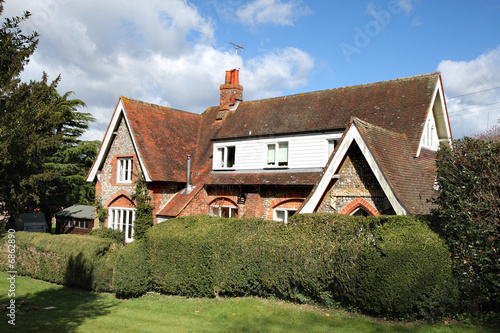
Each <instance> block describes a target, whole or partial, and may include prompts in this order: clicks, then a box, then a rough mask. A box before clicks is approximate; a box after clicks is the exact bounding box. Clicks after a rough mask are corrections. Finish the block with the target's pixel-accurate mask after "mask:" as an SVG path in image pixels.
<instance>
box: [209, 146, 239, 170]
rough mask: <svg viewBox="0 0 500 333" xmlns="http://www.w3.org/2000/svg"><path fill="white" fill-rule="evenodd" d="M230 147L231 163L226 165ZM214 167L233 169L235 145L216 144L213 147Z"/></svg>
mask: <svg viewBox="0 0 500 333" xmlns="http://www.w3.org/2000/svg"><path fill="white" fill-rule="evenodd" d="M231 148H232V149H233V164H231V165H228V161H229V157H230V155H229V153H230V150H231ZM214 150H215V152H214V157H215V158H214V169H226V170H227V169H229V170H233V169H234V168H235V165H236V146H235V145H229V146H216V147H214Z"/></svg>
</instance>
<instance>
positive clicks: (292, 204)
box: [267, 198, 304, 220]
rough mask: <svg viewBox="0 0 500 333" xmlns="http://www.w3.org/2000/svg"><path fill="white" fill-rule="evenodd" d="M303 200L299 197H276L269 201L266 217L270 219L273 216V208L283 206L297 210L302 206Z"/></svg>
mask: <svg viewBox="0 0 500 333" xmlns="http://www.w3.org/2000/svg"><path fill="white" fill-rule="evenodd" d="M303 202H304V199H301V198H293V199H290V198H287V199H283V198H276V199H274V200H272V201H271V204H270V206H271V209H269V210H268V212H267V219H268V220H272V219H273V218H274V209H275V208H285V209H294V210H299V208H300V206H302V203H303Z"/></svg>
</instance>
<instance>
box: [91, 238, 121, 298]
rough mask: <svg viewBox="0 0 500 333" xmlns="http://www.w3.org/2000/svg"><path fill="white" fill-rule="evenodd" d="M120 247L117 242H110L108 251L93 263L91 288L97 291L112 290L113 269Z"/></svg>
mask: <svg viewBox="0 0 500 333" xmlns="http://www.w3.org/2000/svg"><path fill="white" fill-rule="evenodd" d="M121 249H122V246H121V245H118V244H117V243H113V244H111V247H110V249H109V251H108V252H106V253H105V254H104V256H102V257H101V258H100V259H99V260H98V261H97V262H96V264H95V265H94V270H93V272H92V290H94V291H99V292H113V291H114V287H113V270H114V267H115V265H116V260H117V259H118V254H119V253H120V250H121Z"/></svg>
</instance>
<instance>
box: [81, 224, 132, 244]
mask: <svg viewBox="0 0 500 333" xmlns="http://www.w3.org/2000/svg"><path fill="white" fill-rule="evenodd" d="M89 235H90V236H95V237H99V238H105V239H112V240H113V241H115V242H117V243H120V244H125V231H123V230H117V229H111V228H106V227H99V228H94V229H92V230H91V231H90V232H89Z"/></svg>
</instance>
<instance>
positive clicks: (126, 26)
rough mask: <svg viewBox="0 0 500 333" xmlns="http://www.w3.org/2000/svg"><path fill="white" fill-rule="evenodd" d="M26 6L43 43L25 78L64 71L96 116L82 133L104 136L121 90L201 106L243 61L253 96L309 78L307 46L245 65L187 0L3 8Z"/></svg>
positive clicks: (8, 11)
mask: <svg viewBox="0 0 500 333" xmlns="http://www.w3.org/2000/svg"><path fill="white" fill-rule="evenodd" d="M276 4H277V7H275V8H281V7H280V5H284V4H282V3H280V2H277V3H276ZM285 7H286V6H285ZM292 7H293V6H292ZM293 8H296V7H293ZM24 10H29V11H31V12H32V14H33V15H32V17H31V18H30V20H29V21H28V24H27V25H26V26H25V27H24V28H23V29H24V30H25V31H27V30H28V29H30V28H31V29H33V30H36V31H38V32H39V34H40V43H39V46H38V48H37V51H36V52H35V54H34V55H33V56H32V57H31V59H30V63H29V65H28V66H27V67H26V69H25V71H24V73H23V79H24V80H29V79H35V80H39V79H40V78H41V76H42V72H44V71H45V72H47V73H48V74H49V77H50V78H51V79H54V78H56V77H57V75H59V74H61V75H62V81H61V83H60V85H59V88H58V90H59V91H60V92H66V91H74V92H75V95H72V98H79V99H81V100H83V101H84V102H85V103H86V104H87V109H86V110H85V111H86V112H90V113H92V114H93V116H94V117H95V118H96V119H97V123H96V124H94V125H92V127H91V129H90V130H89V131H88V132H87V133H86V134H85V137H84V139H98V140H100V139H102V137H103V135H104V131H105V130H106V128H107V125H108V122H109V119H110V118H111V114H112V112H113V109H114V107H115V105H116V103H117V101H118V98H119V96H120V95H124V96H127V97H131V98H135V99H140V100H143V101H146V102H150V103H156V104H160V105H165V106H170V107H173V108H178V109H182V110H186V111H191V112H196V113H201V112H203V111H204V110H205V109H206V108H207V107H209V106H213V105H217V104H218V103H219V86H220V84H222V83H223V81H224V76H225V70H227V69H230V68H234V67H239V66H241V74H240V82H241V84H242V85H243V86H244V89H245V90H244V98H245V100H250V99H256V98H262V97H264V96H266V97H267V96H274V95H279V94H280V92H281V91H283V90H285V89H290V88H293V87H297V86H299V85H302V84H306V82H307V77H308V74H309V73H310V71H311V70H312V67H313V64H314V61H313V60H312V58H311V57H310V56H309V55H308V54H307V53H305V52H303V51H301V50H299V49H294V48H285V49H283V50H275V51H274V52H271V53H264V54H261V55H259V56H258V57H256V58H254V59H248V60H247V65H245V64H244V63H243V59H242V58H241V57H236V56H235V55H234V52H232V50H231V49H230V50H229V51H226V50H221V49H219V48H217V47H216V46H215V45H214V44H215V37H214V31H215V26H214V22H213V21H212V20H211V19H210V18H207V17H204V16H202V15H201V14H200V13H199V12H198V10H197V8H196V7H194V6H193V5H191V4H189V3H187V2H186V1H183V0H170V1H162V0H152V1H148V2H147V3H140V2H122V1H119V0H106V1H97V0H88V1H85V2H83V1H75V0H52V1H50V0H49V1H46V2H39V1H37V0H26V1H7V3H6V4H5V12H4V16H6V17H9V16H14V15H21V14H22V12H23V11H24ZM292 12H293V9H292ZM287 15H288V14H287ZM287 15H285V14H284V16H285V17H288V16H287ZM290 18H291V16H290Z"/></svg>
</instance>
